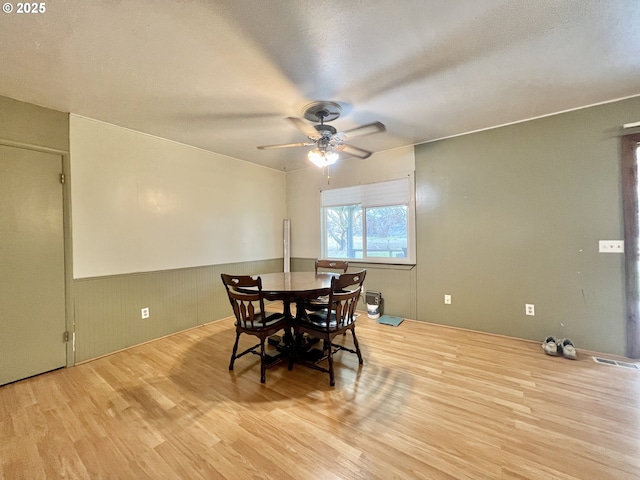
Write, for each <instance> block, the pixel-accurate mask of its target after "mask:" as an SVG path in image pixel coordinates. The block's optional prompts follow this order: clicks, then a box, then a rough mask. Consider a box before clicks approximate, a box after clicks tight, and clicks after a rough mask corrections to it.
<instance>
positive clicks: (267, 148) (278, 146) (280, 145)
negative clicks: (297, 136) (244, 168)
mask: <svg viewBox="0 0 640 480" xmlns="http://www.w3.org/2000/svg"><path fill="white" fill-rule="evenodd" d="M312 145H315V143H309V142H298V143H282V144H279V145H260V146H259V147H257V148H259V149H260V150H269V149H272V148H288V147H310V146H312Z"/></svg>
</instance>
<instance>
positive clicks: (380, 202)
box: [322, 180, 413, 263]
mask: <svg viewBox="0 0 640 480" xmlns="http://www.w3.org/2000/svg"><path fill="white" fill-rule="evenodd" d="M322 194H323V195H322V206H323V207H322V218H323V229H322V234H323V239H322V240H323V241H322V245H323V252H322V256H323V257H325V258H346V259H363V260H369V261H382V262H389V263H396V262H400V263H408V262H409V261H410V257H412V255H411V243H412V242H411V241H410V239H411V235H410V232H411V231H412V229H411V228H410V224H411V222H412V219H413V214H412V212H413V208H412V203H411V201H410V199H411V193H410V183H409V181H408V180H394V181H390V182H383V183H378V184H369V185H360V186H357V187H348V188H344V189H334V190H327V191H323V192H322Z"/></svg>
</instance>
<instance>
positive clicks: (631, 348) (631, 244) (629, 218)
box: [620, 133, 640, 359]
mask: <svg viewBox="0 0 640 480" xmlns="http://www.w3.org/2000/svg"><path fill="white" fill-rule="evenodd" d="M638 145H640V133H633V134H630V135H624V136H622V137H621V165H620V172H621V177H622V218H623V224H624V264H625V293H626V309H627V310H626V312H627V318H626V331H627V334H626V356H627V357H629V358H634V359H637V358H640V308H639V305H638V302H639V301H640V292H639V291H638V289H639V288H640V285H639V283H638V268H639V266H640V256H639V255H638V234H639V220H638V190H639V189H638V160H639V159H636V151H637V148H638Z"/></svg>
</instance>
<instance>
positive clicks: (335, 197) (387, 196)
mask: <svg viewBox="0 0 640 480" xmlns="http://www.w3.org/2000/svg"><path fill="white" fill-rule="evenodd" d="M410 195H411V194H410V190H409V179H408V178H403V179H400V180H390V181H388V182H379V183H370V184H367V185H357V186H355V187H346V188H333V189H331V190H323V191H322V192H321V195H320V201H321V205H322V207H337V206H342V205H362V206H363V207H365V208H366V207H380V206H385V205H405V204H408V203H409V199H410Z"/></svg>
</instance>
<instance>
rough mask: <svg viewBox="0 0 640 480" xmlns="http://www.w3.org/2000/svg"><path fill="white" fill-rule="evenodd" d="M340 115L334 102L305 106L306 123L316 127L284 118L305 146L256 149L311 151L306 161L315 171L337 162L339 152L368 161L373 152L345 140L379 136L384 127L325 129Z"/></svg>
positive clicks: (298, 119)
mask: <svg viewBox="0 0 640 480" xmlns="http://www.w3.org/2000/svg"><path fill="white" fill-rule="evenodd" d="M341 112H342V108H341V107H340V105H339V104H337V103H335V102H313V103H310V104H309V105H307V106H305V108H304V110H303V116H304V118H305V119H307V120H311V121H318V122H320V124H319V125H310V124H309V123H307V122H306V121H305V120H303V119H302V118H298V117H287V118H286V120H287V121H288V122H290V123H291V124H292V125H293V126H294V127H296V128H297V129H299V130H300V131H301V132H302V133H304V134H305V135H306V136H307V138H308V139H309V140H308V141H306V142H298V143H283V144H279V145H261V146H259V147H258V148H259V149H261V150H267V149H272V148H288V147H311V146H315V148H314V149H312V150H311V151H309V154H308V156H309V160H311V161H312V162H313V163H314V164H315V165H317V166H318V167H321V168H323V167H328V166H329V165H332V164H334V163H335V162H336V160H338V152H341V153H344V154H346V155H350V156H352V157H358V158H368V157H370V156H371V155H372V154H373V152H370V151H369V150H364V149H363V148H359V147H354V146H353V145H348V144H346V143H344V142H345V140H349V139H351V138H354V137H360V136H363V135H370V134H372V133H380V132H384V131H385V130H386V128H385V126H384V125H383V124H382V123H380V122H373V123H369V124H367V125H362V126H360V127H356V128H352V129H351V130H345V131H344V132H338V131H337V130H336V129H335V127H333V126H331V125H327V124H325V123H324V122H330V121H332V120H335V119H337V118H338V117H339V116H340V113H341Z"/></svg>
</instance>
